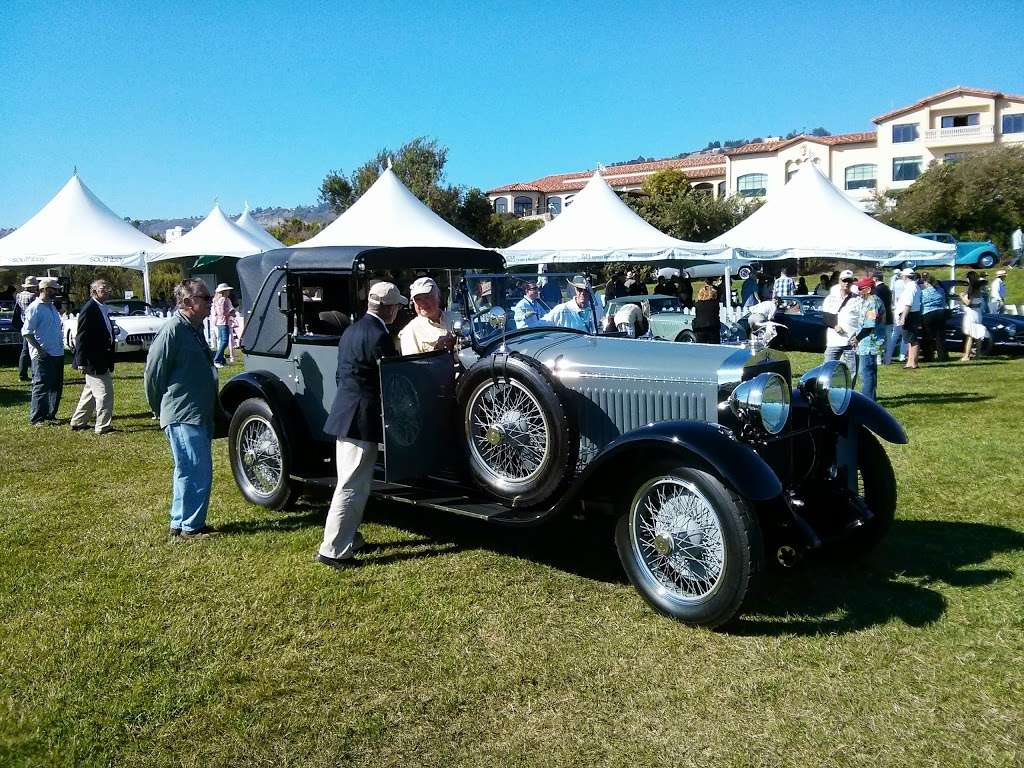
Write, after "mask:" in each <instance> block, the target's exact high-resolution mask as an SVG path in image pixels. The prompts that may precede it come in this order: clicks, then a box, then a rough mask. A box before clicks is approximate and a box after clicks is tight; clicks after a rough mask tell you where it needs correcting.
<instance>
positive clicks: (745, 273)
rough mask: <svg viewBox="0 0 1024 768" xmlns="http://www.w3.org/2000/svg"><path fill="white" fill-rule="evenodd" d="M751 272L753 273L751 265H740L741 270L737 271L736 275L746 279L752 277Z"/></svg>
mask: <svg viewBox="0 0 1024 768" xmlns="http://www.w3.org/2000/svg"><path fill="white" fill-rule="evenodd" d="M750 274H751V269H750V267H747V266H744V267H740V268H739V270H738V271H737V272H736V275H737V276H738V277H739V278H740V279H741V280H746V279H747V278H748V277H750Z"/></svg>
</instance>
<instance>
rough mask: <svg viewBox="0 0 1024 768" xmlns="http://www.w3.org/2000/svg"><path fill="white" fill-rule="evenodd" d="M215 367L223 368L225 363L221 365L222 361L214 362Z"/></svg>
mask: <svg viewBox="0 0 1024 768" xmlns="http://www.w3.org/2000/svg"><path fill="white" fill-rule="evenodd" d="M213 367H214V368H223V367H224V366H223V365H221V364H220V363H214V364H213Z"/></svg>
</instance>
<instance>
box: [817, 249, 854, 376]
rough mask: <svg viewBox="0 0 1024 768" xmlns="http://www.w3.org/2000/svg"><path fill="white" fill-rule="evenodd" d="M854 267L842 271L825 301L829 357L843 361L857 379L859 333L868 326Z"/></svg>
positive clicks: (823, 308) (827, 358)
mask: <svg viewBox="0 0 1024 768" xmlns="http://www.w3.org/2000/svg"><path fill="white" fill-rule="evenodd" d="M855 282H856V279H855V278H854V276H853V270H850V269H844V270H843V271H842V272H840V273H839V282H838V283H837V284H836V285H834V286H833V287H832V289H831V291H830V292H829V294H828V296H826V297H825V300H824V301H823V302H822V303H821V311H822V314H824V315H826V318H825V324H826V325H827V326H828V327H827V328H826V330H825V360H842V361H843V362H844V363H846V367H847V368H849V369H850V375H851V376H852V377H853V380H854V381H856V380H857V334H858V333H860V330H861V327H862V326H863V325H864V315H863V302H861V299H860V295H859V291H858V290H857V286H856V285H855Z"/></svg>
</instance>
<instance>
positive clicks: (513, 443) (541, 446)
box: [459, 354, 579, 507]
mask: <svg viewBox="0 0 1024 768" xmlns="http://www.w3.org/2000/svg"><path fill="white" fill-rule="evenodd" d="M496 357H497V358H498V359H495V358H485V359H484V360H481V361H480V362H479V363H478V364H477V365H476V366H474V367H473V368H471V369H470V370H469V371H467V372H466V373H465V374H464V375H463V376H462V380H461V381H460V383H459V392H460V395H459V402H460V403H461V404H462V412H463V419H464V433H465V441H466V453H467V457H468V459H469V468H470V471H471V473H472V475H473V479H474V480H475V481H476V482H477V483H479V484H480V485H481V486H482V487H483V488H485V489H486V490H488V491H489V492H491V493H493V494H494V495H496V496H498V497H500V498H503V499H507V500H508V501H512V502H514V503H515V505H516V506H521V507H532V506H540V505H542V504H544V503H546V502H550V501H552V500H553V499H554V498H555V497H556V496H557V495H558V494H559V493H560V492H561V491H562V489H563V488H564V487H565V486H566V484H568V482H569V481H570V480H571V479H572V477H573V475H574V471H575V464H576V457H577V456H578V454H579V436H578V434H577V433H576V430H575V429H574V427H573V425H572V421H571V420H570V417H569V409H568V408H567V407H566V405H565V403H564V402H563V400H562V397H563V393H562V392H561V389H560V385H559V384H558V383H557V382H555V381H554V380H552V378H551V375H550V374H549V373H548V372H547V369H545V368H544V367H543V366H541V365H540V364H539V363H537V362H536V361H534V360H532V359H530V358H526V357H521V356H519V355H515V354H512V355H507V356H505V355H501V356H496Z"/></svg>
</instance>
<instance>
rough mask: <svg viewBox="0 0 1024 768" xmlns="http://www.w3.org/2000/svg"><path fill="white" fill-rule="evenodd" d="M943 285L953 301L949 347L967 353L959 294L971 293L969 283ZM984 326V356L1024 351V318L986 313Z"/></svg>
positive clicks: (948, 325)
mask: <svg viewBox="0 0 1024 768" xmlns="http://www.w3.org/2000/svg"><path fill="white" fill-rule="evenodd" d="M939 285H941V286H942V290H943V291H944V292H945V294H946V296H948V297H949V304H948V306H949V309H948V310H947V312H946V333H945V341H946V347H947V348H950V349H963V346H964V334H963V323H964V307H963V303H962V302H961V301H960V297H959V295H958V294H961V293H963V292H964V291H966V290H967V281H966V280H940V281H939ZM981 323H982V325H984V326H985V338H984V339H982V341H981V344H980V345H979V349H978V352H979V353H980V354H983V355H985V354H989V353H991V352H993V351H995V352H1020V351H1022V350H1024V317H1018V316H1016V315H1004V314H998V315H994V314H989V313H985V314H983V315H982V316H981Z"/></svg>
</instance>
